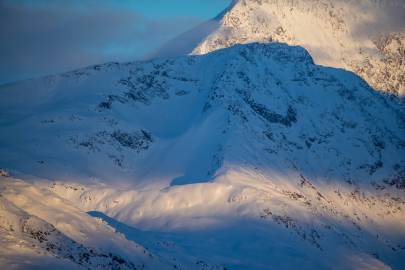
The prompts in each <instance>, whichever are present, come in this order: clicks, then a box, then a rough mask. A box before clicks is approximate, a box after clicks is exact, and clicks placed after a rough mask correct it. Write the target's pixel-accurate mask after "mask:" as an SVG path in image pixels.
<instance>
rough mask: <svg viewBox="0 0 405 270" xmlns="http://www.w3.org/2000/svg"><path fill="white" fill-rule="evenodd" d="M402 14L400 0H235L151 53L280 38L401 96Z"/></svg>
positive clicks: (404, 66) (404, 75) (404, 62)
mask: <svg viewBox="0 0 405 270" xmlns="http://www.w3.org/2000/svg"><path fill="white" fill-rule="evenodd" d="M404 18H405V2H404V1H401V0H394V1H392V0H389V1H388V0H387V1H385V0H365V1H355V0H338V1H336V0H333V1H332V0H315V1H314V0H294V1H293V0H291V1H285V0H239V1H234V2H233V3H232V5H231V6H230V7H229V8H228V9H227V10H225V11H224V12H223V13H221V14H220V15H219V16H218V17H216V18H215V19H213V20H211V21H209V22H207V23H205V24H203V25H201V26H199V27H197V28H196V29H194V30H191V31H190V32H188V33H186V34H184V35H182V36H181V37H179V38H178V39H175V40H174V41H172V42H170V43H169V44H167V45H166V46H164V47H163V48H162V49H161V51H159V52H158V53H157V55H158V56H159V55H166V54H167V53H168V52H169V53H171V55H174V54H176V53H177V54H189V53H191V54H205V53H207V52H212V51H214V50H217V49H220V48H227V47H230V46H233V45H235V44H244V43H249V42H283V43H287V44H290V45H299V46H303V47H304V48H306V49H307V50H308V51H309V52H310V54H311V55H312V57H313V58H314V60H315V62H316V63H317V64H320V65H325V66H332V67H339V68H344V69H346V70H350V71H353V72H355V73H356V74H358V75H359V76H360V77H362V78H363V79H365V80H366V81H367V82H368V83H369V84H370V85H371V86H372V87H373V88H375V89H378V90H383V91H388V92H390V93H393V94H397V95H400V96H403V95H404V94H405V22H404V21H405V20H404ZM188 36H190V37H191V36H193V37H196V38H195V39H196V40H195V39H194V40H191V39H188V38H187V37H188ZM181 41H182V43H183V45H182V46H178V44H182V43H181ZM184 43H186V44H190V46H187V45H184ZM174 48H177V50H176V51H174Z"/></svg>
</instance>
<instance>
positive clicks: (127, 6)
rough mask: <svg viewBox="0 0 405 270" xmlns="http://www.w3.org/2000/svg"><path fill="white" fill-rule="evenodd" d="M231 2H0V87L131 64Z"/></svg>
mask: <svg viewBox="0 0 405 270" xmlns="http://www.w3.org/2000/svg"><path fill="white" fill-rule="evenodd" d="M230 2H231V0H120V1H101V0H70V1H64V0H0V40H1V42H0V58H1V61H0V84H3V83H7V82H12V81H16V80H21V79H27V78H31V77H37V76H42V75H47V74H53V73H59V72H63V71H67V70H71V69H75V68H80V67H83V66H87V65H91V64H98V63H104V62H108V61H131V60H136V59H142V57H143V56H144V55H146V54H148V53H150V52H151V51H153V50H156V49H157V48H159V47H160V46H161V45H162V44H163V43H165V42H166V41H168V40H170V39H171V38H173V37H175V36H176V35H178V34H180V33H182V32H184V31H186V30H189V29H190V28H192V27H194V26H196V25H198V24H199V23H201V22H203V21H205V20H207V19H210V18H212V17H214V16H215V15H217V14H218V13H219V12H221V11H222V10H223V9H224V8H225V7H226V6H227V5H229V3H230Z"/></svg>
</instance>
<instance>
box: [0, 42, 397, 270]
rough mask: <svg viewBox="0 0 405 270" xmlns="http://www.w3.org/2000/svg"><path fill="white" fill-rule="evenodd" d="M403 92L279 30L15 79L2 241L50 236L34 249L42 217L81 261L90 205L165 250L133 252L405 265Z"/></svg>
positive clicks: (1, 133) (249, 265)
mask: <svg viewBox="0 0 405 270" xmlns="http://www.w3.org/2000/svg"><path fill="white" fill-rule="evenodd" d="M403 106H404V105H403V103H401V101H400V99H399V98H398V97H395V96H387V95H383V94H381V93H379V92H377V91H375V90H373V89H372V88H371V87H369V86H368V85H367V83H366V82H365V81H363V80H362V79H361V78H359V77H357V76H356V75H355V74H353V73H351V72H348V71H345V70H343V69H336V68H329V67H324V66H320V65H316V64H314V62H313V60H312V57H311V56H310V54H309V53H308V52H307V51H306V50H305V49H303V48H302V47H298V46H296V47H294V46H288V45H285V44H279V43H270V44H260V43H252V44H247V45H236V46H233V47H231V48H225V49H221V50H216V51H214V52H212V53H209V54H205V55H196V56H183V57H179V58H167V59H166V58H161V59H155V60H150V61H144V62H131V63H124V64H118V63H108V64H105V65H97V66H92V67H89V68H85V69H81V70H77V71H73V72H69V73H65V74H61V75H54V76H48V77H45V78H39V79H35V80H29V81H24V82H20V83H15V84H10V85H5V86H2V87H0V156H1V159H0V166H1V167H3V168H5V169H6V170H7V171H9V173H10V174H11V175H12V178H10V177H8V178H7V177H3V178H1V181H2V186H1V189H0V194H1V195H2V198H5V199H4V200H3V199H2V205H4V206H2V209H6V210H5V213H6V214H3V215H2V216H1V217H0V218H1V225H0V226H1V228H2V231H6V232H7V233H6V234H3V233H2V234H1V239H2V240H1V241H3V242H4V241H8V240H7V239H12V240H10V241H13V242H12V244H11V245H14V243H15V242H18V241H20V240H19V239H26V240H24V241H27V242H26V243H29V244H27V245H24V249H23V250H27V249H28V250H29V252H30V254H33V253H35V252H36V250H43V249H44V248H45V250H46V246H44V245H46V244H43V243H42V245H40V244H38V243H37V244H35V245H36V247H35V248H34V247H33V248H30V244H31V243H32V242H35V241H37V240H36V239H35V237H34V238H32V237H31V238H30V234H29V233H28V234H27V233H25V231H27V230H25V229H24V228H25V227H24V226H23V224H25V223H26V222H25V221H26V220H30V219H33V220H35V222H34V223H35V224H34V225H35V226H34V225H33V227H32V228H34V229H33V230H31V231H38V230H37V229H36V228H38V226H39V227H40V228H45V229H44V230H45V231H53V230H55V236H54V235H53V234H49V235H51V236H50V237H49V239H51V243H54V242H55V241H54V239H62V238H63V239H71V240H66V241H65V240H64V241H63V242H68V243H69V245H68V247H66V245H62V244H61V245H60V246H58V247H60V249H61V250H62V251H61V252H60V253H55V252H53V251H49V252H47V253H46V256H52V258H53V259H55V258H59V259H60V260H61V259H64V260H65V259H66V258H67V257H66V255H65V254H71V253H74V255H72V256H73V258H74V259H70V261H69V263H76V264H77V262H78V261H77V259H76V258H79V262H80V256H81V255H79V254H82V253H83V252H87V250H89V249H90V248H93V247H94V248H97V247H98V245H96V244H93V243H94V242H92V241H96V240H98V238H99V237H98V236H95V235H94V234H96V233H95V232H98V231H99V229H97V227H95V226H98V225H92V226H93V227H92V228H88V229H86V230H84V229H83V230H84V231H82V228H83V227H82V226H84V225H81V224H80V222H79V220H82V219H83V220H86V222H88V224H93V223H95V221H94V218H90V217H89V216H86V215H87V214H85V212H88V213H89V215H91V216H93V217H97V218H99V219H100V218H101V219H103V220H104V222H106V223H108V224H109V225H108V226H107V225H106V224H105V223H102V224H103V225H102V226H103V228H105V229H103V230H107V228H111V227H114V228H115V230H116V231H117V232H119V233H121V234H122V235H123V236H125V239H123V240H119V241H123V242H125V243H127V244H128V241H129V242H130V243H131V244H128V245H135V247H133V248H134V249H136V250H142V247H141V246H140V245H142V246H143V247H145V248H146V249H147V250H148V251H149V252H150V253H151V254H154V255H152V257H153V258H159V259H156V260H151V261H147V260H146V259H145V258H143V257H142V256H141V255H142V254H140V255H139V257H136V258H133V257H125V255H126V253H125V250H126V248H117V251H116V252H115V253H117V255H116V256H120V258H123V260H125V262H126V263H127V264H128V267H130V266H131V265H135V266H136V265H139V263H141V264H144V266H145V268H148V267H149V268H150V269H153V268H154V266H153V263H163V264H165V265H166V266H167V267H168V268H170V267H174V266H175V267H177V268H180V269H221V268H223V269H294V268H297V267H299V268H300V269H313V268H315V267H317V268H319V269H333V268H336V269H359V268H364V269H390V268H392V269H401V267H402V266H403V265H404V264H405V261H404V258H405V256H404V255H405V246H404V245H403V243H404V240H405V212H404V209H405V208H404V207H405V194H404V191H405V189H404V188H405V182H404V181H405V159H404V157H405V126H404V123H405V121H404V120H405V114H404V107H403ZM3 174H4V175H6V173H3ZM13 178H22V179H24V182H19V181H20V180H18V181H17V180H13ZM13 181H15V183H14V182H13ZM3 183H5V184H3ZM22 190H23V191H22ZM38 190H39V191H38ZM43 194H46V196H45V195H43ZM33 196H35V198H36V199H35V200H33V199H30V198H32V197H33ZM42 198H43V199H42ZM41 200H43V201H41ZM65 206H66V207H67V206H69V208H65ZM51 208H52V209H51ZM58 209H62V210H61V211H63V212H62V214H61V215H57V214H56V212H57V211H58ZM68 213H72V214H71V215H68ZM65 214H66V219H64V220H63V221H60V220H59V219H58V218H56V217H60V218H62V217H64V216H65ZM72 215H73V216H72ZM31 217H32V218H31ZM16 219H18V220H20V221H21V222H14V221H13V220H16ZM10 220H12V221H10ZM75 220H77V222H76V221H75ZM97 220H98V219H96V221H97ZM10 222H14V223H12V224H15V225H13V228H14V227H16V228H18V230H17V231H18V233H19V235H20V236H18V237H17V233H16V232H15V231H16V230H14V231H12V230H10V229H9V227H8V224H9V223H10ZM24 222H25V223H24ZM4 224H5V225H4ZM37 224H39V225H37ZM48 224H49V225H48ZM96 224H98V223H96ZM89 226H90V225H89ZM89 226H87V225H85V227H86V228H87V227H89ZM20 228H22V229H20ZM20 231H21V233H20ZM28 231H30V229H29V230H28ZM41 231H43V230H42V229H41ZM79 232H81V233H79ZM76 233H77V234H78V235H80V237H81V238H80V237H76ZM93 233H94V234H93ZM110 234H111V235H113V232H111V233H110ZM88 235H89V236H88ZM97 235H98V234H97ZM122 235H121V236H122ZM121 236H120V237H121ZM114 237H116V236H114ZM117 237H118V236H117ZM100 238H101V236H100ZM106 238H108V239H109V237H108V236H106ZM86 239H87V240H86ZM113 239H115V238H113ZM85 240H86V241H89V242H86V241H85ZM58 241H59V240H58ZM58 241H56V242H58ZM69 241H71V242H69ZM106 241H107V240H106ZM117 241H118V240H117ZM104 243H107V242H104ZM138 243H139V244H138ZM37 245H39V246H40V247H37ZM80 245H83V247H82V248H79V246H80ZM107 246H109V245H107ZM104 247H105V245H104ZM113 247H114V246H111V249H113V250H114V248H113ZM98 248H99V249H100V251H97V254H105V251H104V248H103V246H101V247H98ZM69 249H70V250H72V249H74V252H73V251H69ZM65 250H68V251H65ZM83 250H86V251H83ZM15 252H20V250H16V251H15ZM41 252H42V251H41ZM43 252H44V251H43ZM115 253H114V254H115ZM3 254H6V253H5V251H2V257H3V258H4V257H7V258H20V257H24V258H25V256H30V255H29V254H28V255H27V254H25V253H24V252H23V254H20V253H17V255H16V256H18V257H9V256H8V255H3ZM7 254H8V253H7ZM135 254H138V253H137V252H135ZM68 256H69V255H68ZM68 259H69V258H68ZM93 260H94V261H98V260H99V258H98V257H96V258H91V261H93ZM105 260H110V259H109V258H105ZM165 262H166V263H165ZM0 263H2V264H6V265H8V264H10V261H4V259H2V261H0ZM85 266H86V267H89V268H92V267H93V268H95V266H94V265H92V264H86V265H85ZM17 268H18V267H17ZM141 269H142V268H141ZM155 269H161V268H155Z"/></svg>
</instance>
